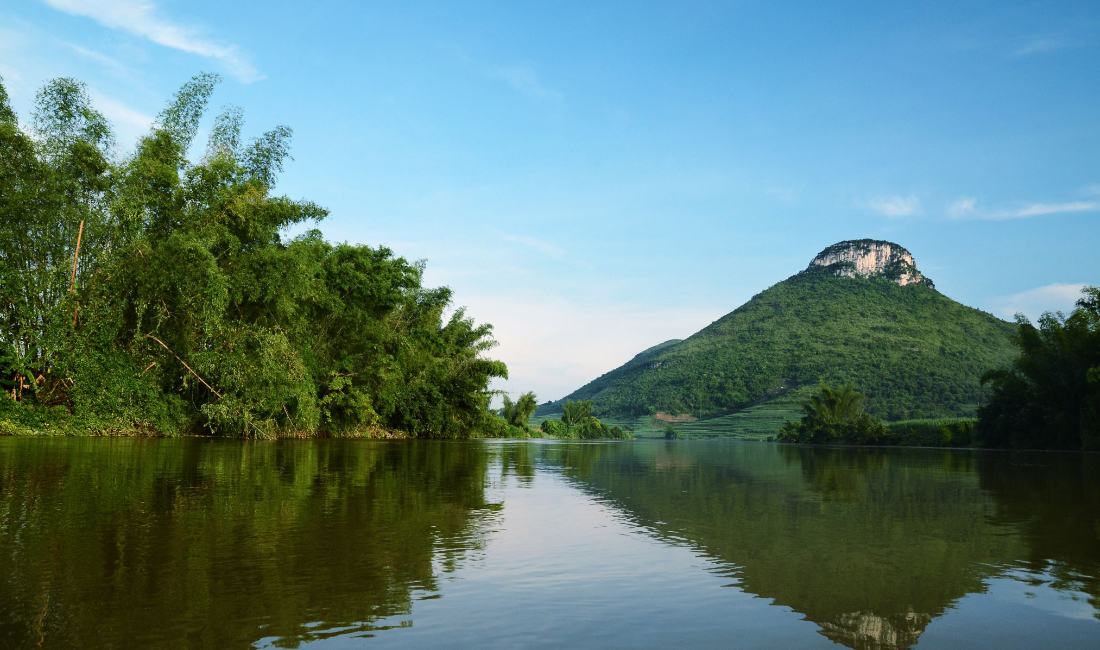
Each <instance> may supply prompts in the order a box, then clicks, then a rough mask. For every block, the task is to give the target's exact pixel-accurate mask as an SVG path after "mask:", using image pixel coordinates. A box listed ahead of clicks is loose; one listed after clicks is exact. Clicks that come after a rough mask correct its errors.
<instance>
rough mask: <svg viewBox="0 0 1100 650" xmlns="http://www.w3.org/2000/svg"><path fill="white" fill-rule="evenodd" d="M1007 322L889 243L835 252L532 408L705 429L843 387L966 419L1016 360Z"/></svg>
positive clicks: (872, 400) (875, 405)
mask: <svg viewBox="0 0 1100 650" xmlns="http://www.w3.org/2000/svg"><path fill="white" fill-rule="evenodd" d="M1013 331H1014V326H1013V325H1012V324H1011V323H1008V322H1005V321H1003V320H1001V319H999V318H996V317H994V316H992V315H991V314H988V313H985V312H983V311H979V310H977V309H973V308H971V307H967V306H965V305H962V304H959V303H957V302H955V301H954V300H951V299H950V298H948V297H947V296H944V295H943V294H941V293H940V292H939V291H937V290H936V289H935V285H934V284H933V282H932V281H931V280H930V279H929V278H927V277H925V276H924V275H923V274H922V273H921V272H920V271H919V270H918V269H917V266H916V262H915V261H914V260H913V256H912V254H911V253H910V252H909V251H908V250H906V249H905V248H903V247H901V246H899V245H897V244H895V243H892V242H887V241H877V240H870V239H863V240H856V241H843V242H840V243H837V244H834V245H832V246H829V247H828V248H826V249H825V250H823V251H821V253H819V254H818V255H817V256H816V257H814V259H813V260H812V261H811V262H810V264H809V266H808V267H807V268H806V269H805V270H804V271H802V272H800V273H797V274H796V275H793V276H791V277H790V278H788V279H786V280H784V281H782V282H780V283H778V284H776V285H775V286H773V287H771V288H769V289H767V290H765V291H763V292H761V293H759V294H757V295H756V296H754V297H753V298H752V299H751V300H749V301H748V302H747V303H745V304H744V305H742V306H741V307H738V308H737V309H736V310H734V311H733V312H731V313H729V314H727V315H725V316H723V317H722V318H720V319H718V320H717V321H715V322H713V323H711V324H710V325H709V326H707V327H706V328H704V329H703V330H701V331H699V332H697V333H695V334H693V335H692V336H690V337H688V338H686V339H684V340H672V341H666V342H665V343H661V344H660V345H656V346H654V347H652V348H649V349H648V350H645V351H644V352H641V353H640V354H638V355H637V356H635V357H634V358H633V359H631V360H630V361H628V362H627V363H625V364H624V365H622V366H620V367H618V368H616V369H614V370H612V371H611V372H608V373H606V374H604V375H602V376H600V377H598V378H597V379H595V380H593V381H591V382H589V383H588V384H585V385H584V386H582V387H580V388H578V389H577V390H576V391H574V392H573V393H571V394H570V395H568V396H567V397H566V398H564V399H562V400H559V401H558V402H551V403H549V404H546V405H543V407H541V408H540V411H539V414H541V415H547V414H550V413H552V412H554V411H556V410H560V405H561V403H563V402H564V401H565V400H566V399H573V400H576V399H591V400H593V402H594V406H595V410H596V413H597V415H601V416H618V417H624V418H630V417H638V416H643V415H647V414H654V413H668V414H685V415H686V414H690V415H691V416H694V417H699V418H709V417H714V416H720V415H728V414H731V413H735V412H737V411H739V410H742V409H746V408H749V407H757V406H759V405H761V404H766V403H767V402H769V401H773V400H776V399H780V398H782V397H783V396H784V395H785V394H787V393H788V392H789V391H791V390H792V389H799V388H804V387H808V386H814V385H816V384H817V383H818V382H819V381H821V380H824V381H827V382H832V383H839V382H846V381H852V382H854V383H855V385H856V387H857V389H858V390H860V391H861V392H863V393H864V394H866V395H867V397H868V410H869V411H870V412H872V413H873V414H875V415H878V416H880V417H884V418H887V419H891V420H897V419H905V418H918V417H949V416H965V415H972V414H973V413H974V412H975V410H976V408H977V404H978V403H979V401H980V400H981V399H982V394H983V392H982V391H983V389H982V386H981V381H980V379H981V376H982V375H983V374H984V373H985V372H986V371H988V370H990V369H992V368H998V367H1003V366H1005V365H1007V364H1008V363H1009V362H1010V361H1011V360H1012V359H1013V358H1014V356H1015V350H1014V348H1013V346H1012V345H1011V343H1010V342H1009V335H1010V334H1011V333H1012V332H1013Z"/></svg>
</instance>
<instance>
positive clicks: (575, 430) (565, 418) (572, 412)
mask: <svg viewBox="0 0 1100 650" xmlns="http://www.w3.org/2000/svg"><path fill="white" fill-rule="evenodd" d="M542 431H543V433H545V434H546V435H548V436H552V437H554V438H579V439H583V440H598V439H604V438H610V439H615V440H623V439H628V438H632V437H633V436H632V435H631V433H630V431H629V430H627V429H622V428H620V427H619V426H608V425H607V424H605V423H603V422H601V421H600V419H599V418H597V417H594V416H593V415H592V401H591V400H578V401H576V402H574V401H572V400H570V401H567V402H566V403H565V404H564V407H563V412H562V416H561V419H560V420H546V421H545V422H543V423H542Z"/></svg>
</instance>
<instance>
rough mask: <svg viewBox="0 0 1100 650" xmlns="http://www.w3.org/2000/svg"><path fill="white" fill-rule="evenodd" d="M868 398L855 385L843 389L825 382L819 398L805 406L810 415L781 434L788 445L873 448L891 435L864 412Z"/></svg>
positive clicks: (780, 436)
mask: <svg viewBox="0 0 1100 650" xmlns="http://www.w3.org/2000/svg"><path fill="white" fill-rule="evenodd" d="M865 401H866V398H865V397H864V396H863V395H861V394H860V393H857V392H856V390H855V386H854V385H853V384H852V383H848V384H845V385H844V386H842V387H841V388H839V389H836V388H833V387H831V386H829V385H828V384H826V383H824V382H822V383H821V385H820V386H819V388H818V392H817V394H816V395H813V396H811V397H810V399H808V400H806V401H804V402H802V404H801V406H802V410H803V411H805V412H806V415H804V416H803V417H802V420H801V421H800V422H797V423H795V422H788V423H787V424H786V425H784V427H783V430H782V431H780V433H779V440H781V441H784V442H802V443H829V442H847V443H851V444H869V443H874V442H878V441H880V440H882V439H883V438H884V437H885V436H886V435H887V430H886V427H885V426H884V425H883V424H882V422H881V421H879V420H878V419H876V418H872V417H871V416H870V415H868V414H867V413H865V412H864V410H863V406H864V403H865Z"/></svg>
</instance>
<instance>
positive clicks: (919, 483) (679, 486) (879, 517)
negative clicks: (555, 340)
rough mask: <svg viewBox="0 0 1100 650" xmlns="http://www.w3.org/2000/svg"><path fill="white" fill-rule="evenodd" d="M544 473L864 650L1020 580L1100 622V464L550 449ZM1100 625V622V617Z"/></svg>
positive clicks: (906, 637) (758, 449)
mask: <svg viewBox="0 0 1100 650" xmlns="http://www.w3.org/2000/svg"><path fill="white" fill-rule="evenodd" d="M545 454H546V460H547V461H548V462H550V463H553V464H555V465H558V466H560V467H561V468H562V470H563V471H564V472H565V473H566V474H567V475H568V476H570V477H571V478H573V479H574V480H576V481H577V483H578V484H579V485H581V486H583V487H584V488H585V489H587V490H591V491H593V492H594V493H595V494H598V495H599V496H600V498H603V499H606V500H607V501H609V502H611V503H614V504H615V506H616V507H617V508H620V509H622V510H623V511H625V512H629V513H630V514H631V515H632V516H633V517H634V518H635V520H636V522H637V524H638V525H640V526H643V527H646V528H648V529H650V530H652V531H654V534H655V535H658V536H663V537H666V538H667V539H670V540H672V541H682V540H687V542H688V543H690V544H691V545H693V546H695V547H697V548H699V549H700V550H701V551H703V552H704V553H706V554H707V555H708V556H710V557H712V558H715V559H717V560H719V561H721V562H723V563H725V564H726V565H727V566H728V567H729V569H728V571H729V573H730V574H731V575H733V576H735V577H736V578H737V586H738V587H740V588H742V589H744V590H746V591H748V592H751V593H754V594H758V595H760V596H763V597H766V598H769V599H771V600H772V601H773V602H774V603H775V604H777V605H785V606H788V607H790V608H792V609H793V610H795V611H797V612H800V613H802V614H804V615H805V616H806V618H807V619H809V620H811V621H813V622H814V623H816V624H817V625H818V627H819V628H820V630H821V633H822V634H824V635H825V636H826V637H828V638H829V639H832V640H834V641H837V642H839V643H842V644H844V645H846V646H848V647H851V648H856V649H859V650H864V649H878V648H908V647H911V646H912V645H914V644H915V643H916V642H917V641H918V639H919V638H920V636H921V634H922V633H923V632H924V631H925V629H926V628H927V627H928V625H929V624H930V623H931V622H932V620H934V619H935V618H937V617H939V616H941V615H943V614H944V612H945V611H946V610H947V609H948V608H950V607H952V606H953V604H954V603H955V602H957V601H958V600H959V599H960V598H962V597H963V596H965V595H967V594H971V593H979V592H982V591H984V590H985V584H986V582H987V581H988V580H989V579H991V578H993V577H995V576H1003V575H1019V574H1018V573H1017V572H1016V569H1017V568H1019V567H1020V564H1021V562H1023V563H1025V564H1026V567H1025V568H1026V569H1027V575H1028V576H1030V577H1029V579H1031V580H1039V581H1040V582H1042V581H1044V580H1046V578H1045V577H1044V576H1053V578H1054V580H1053V582H1051V584H1050V586H1051V587H1053V588H1055V589H1060V590H1066V591H1076V592H1084V593H1087V594H1089V599H1090V603H1091V604H1092V607H1093V612H1094V615H1096V614H1095V613H1096V612H1097V611H1100V601H1098V600H1097V598H1096V594H1097V576H1100V566H1098V565H1097V562H1098V560H1100V498H1098V490H1100V474H1098V473H1097V469H1098V467H1097V460H1098V459H1097V457H1096V456H1085V455H1056V454H1030V455H1023V454H1016V455H1010V454H1000V453H984V452H983V453H972V452H965V451H963V452H960V451H950V450H897V449H882V450H874V449H871V450H850V449H821V448H809V447H789V446H775V445H761V444H737V443H656V444H649V445H646V444H634V445H571V446H557V447H548V448H546V451H545ZM1098 617H1100V616H1098Z"/></svg>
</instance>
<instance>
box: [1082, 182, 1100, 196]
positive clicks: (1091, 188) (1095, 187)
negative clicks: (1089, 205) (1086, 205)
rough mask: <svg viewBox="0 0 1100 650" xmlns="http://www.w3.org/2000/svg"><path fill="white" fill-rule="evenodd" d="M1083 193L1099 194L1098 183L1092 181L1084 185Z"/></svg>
mask: <svg viewBox="0 0 1100 650" xmlns="http://www.w3.org/2000/svg"><path fill="white" fill-rule="evenodd" d="M1085 194H1087V195H1089V196H1100V183H1093V184H1091V185H1088V186H1086V187H1085Z"/></svg>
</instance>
